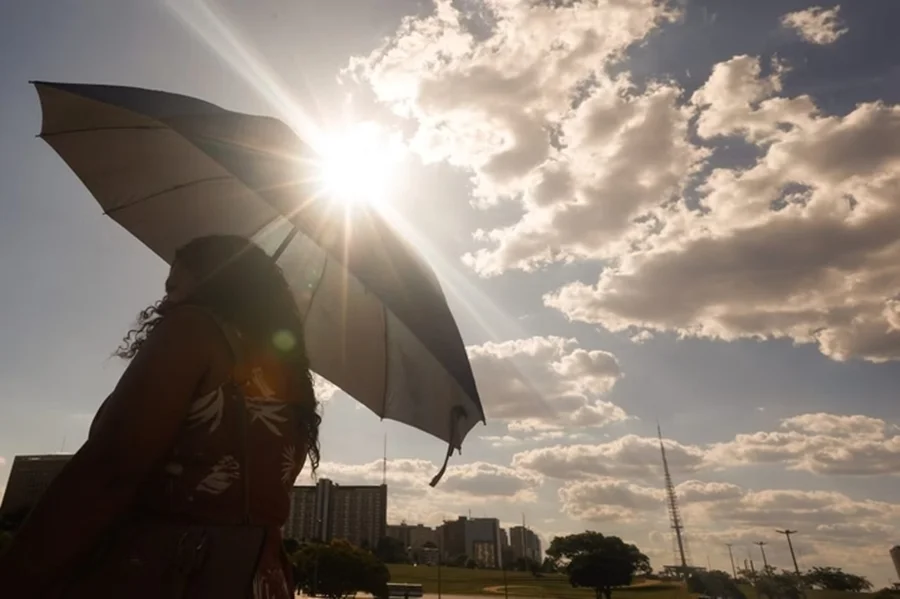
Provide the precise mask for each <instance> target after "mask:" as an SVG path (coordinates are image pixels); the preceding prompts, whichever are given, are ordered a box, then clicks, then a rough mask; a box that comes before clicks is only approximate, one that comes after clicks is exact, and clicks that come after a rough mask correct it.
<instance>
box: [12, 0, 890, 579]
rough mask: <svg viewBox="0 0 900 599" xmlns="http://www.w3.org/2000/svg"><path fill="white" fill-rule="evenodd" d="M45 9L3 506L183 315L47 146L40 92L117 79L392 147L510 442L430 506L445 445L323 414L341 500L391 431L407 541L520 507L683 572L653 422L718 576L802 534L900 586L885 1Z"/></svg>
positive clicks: (17, 181)
mask: <svg viewBox="0 0 900 599" xmlns="http://www.w3.org/2000/svg"><path fill="white" fill-rule="evenodd" d="M815 6H819V8H818V9H816V8H814V7H815ZM49 7H50V4H49V3H44V2H30V3H16V4H15V6H14V7H12V8H7V9H5V12H6V14H5V15H4V18H3V19H2V20H0V57H2V59H0V105H2V106H3V110H2V111H0V181H2V182H3V188H2V192H0V252H2V255H3V260H0V280H2V281H3V282H4V283H3V285H2V286H0V305H2V306H3V310H2V311H0V330H2V331H3V332H4V338H5V340H6V342H5V343H4V344H3V345H2V347H0V406H2V408H0V409H2V414H3V418H2V419H0V456H3V458H5V465H3V460H2V459H0V485H2V484H3V481H5V479H6V477H7V475H8V470H9V464H10V462H11V458H12V457H13V456H14V455H15V454H21V453H40V452H50V451H58V450H60V449H61V448H62V447H63V445H64V446H65V449H66V450H74V449H75V448H76V447H77V446H78V445H79V444H80V443H81V442H82V441H83V439H84V437H85V435H86V433H87V427H88V425H89V422H90V418H91V416H92V414H93V411H94V410H95V409H96V407H97V406H98V405H99V403H100V402H101V401H102V399H103V398H104V397H105V395H106V393H108V391H109V389H110V388H111V387H112V385H113V384H114V383H115V380H116V378H117V376H118V375H119V374H120V372H121V369H122V365H121V364H120V363H119V362H118V361H116V360H114V359H112V358H110V355H111V352H112V350H113V349H114V348H115V346H116V345H117V343H118V341H119V339H120V338H121V335H122V334H123V332H124V331H125V330H126V329H127V327H128V325H129V324H130V322H131V320H132V318H133V316H134V314H135V313H136V312H137V311H138V310H139V309H140V308H142V307H143V306H145V305H146V304H148V303H150V302H152V301H154V300H155V299H156V298H157V297H158V295H159V294H160V293H161V290H162V282H163V279H164V276H165V268H164V265H163V264H162V263H160V262H159V261H158V260H157V259H156V258H155V257H153V256H152V255H151V254H150V252H149V251H147V250H146V249H144V248H143V247H141V246H140V244H138V243H137V242H135V241H134V240H133V239H131V238H130V237H129V235H128V234H127V233H125V232H124V231H122V230H120V229H118V228H117V226H115V225H114V224H113V223H112V222H110V221H108V220H106V219H105V218H104V217H102V215H101V214H100V211H99V208H98V207H97V205H96V203H95V202H94V201H93V200H92V199H91V197H90V196H89V194H88V193H87V192H86V190H85V189H84V188H83V187H82V186H81V184H80V183H79V182H78V181H77V180H76V178H75V177H74V175H72V174H71V172H70V171H69V170H68V169H67V167H66V166H65V165H64V164H63V163H62V162H61V161H60V160H59V159H58V158H57V157H56V156H55V155H54V154H53V152H52V151H51V150H50V148H49V147H47V146H46V145H44V144H43V142H41V141H40V140H38V139H36V138H35V134H36V133H37V132H38V130H39V125H40V118H39V106H38V103H37V99H36V96H35V93H34V91H33V89H32V88H31V87H30V86H29V85H28V81H29V80H32V79H43V80H60V81H72V82H90V83H116V84H123V85H135V86H142V87H151V88H160V89H166V90H169V91H176V92H181V93H186V94H189V95H194V96H199V97H202V98H204V99H207V100H209V101H212V102H214V103H216V104H219V105H221V106H224V107H227V108H230V109H235V110H242V111H247V112H255V113H264V114H273V115H276V116H280V117H282V118H285V119H288V120H292V121H293V122H298V121H299V119H298V116H299V112H300V111H301V110H302V113H303V114H304V115H305V117H306V118H309V119H311V120H312V121H313V122H315V123H316V124H317V126H319V127H320V128H321V129H322V130H323V131H325V132H329V131H336V130H338V129H340V128H342V127H347V126H352V124H353V123H355V122H357V121H375V122H377V123H379V124H380V126H381V127H382V128H383V130H384V131H388V132H394V133H398V134H400V135H402V138H403V140H404V142H405V144H406V145H407V146H408V150H407V151H406V154H405V157H404V158H403V160H402V162H401V164H400V165H399V166H398V167H397V172H396V173H395V174H394V177H393V179H394V181H393V186H392V188H391V192H390V196H389V197H390V200H389V205H390V209H391V210H392V211H394V212H396V213H397V214H399V215H400V218H401V219H402V221H403V223H402V224H403V226H404V228H406V229H408V230H411V231H414V232H415V235H416V239H417V240H418V242H419V243H420V244H421V245H420V247H421V249H422V251H423V252H424V253H425V254H426V255H427V256H428V257H429V259H430V260H431V261H432V263H433V264H434V266H435V268H436V270H437V272H438V274H439V276H440V277H441V279H442V281H443V283H444V286H445V289H446V290H447V292H448V295H449V296H450V298H451V303H452V306H453V309H454V312H455V314H457V317H458V319H459V322H460V326H461V329H462V331H463V336H464V339H465V341H466V343H467V345H469V346H470V353H471V355H472V359H473V364H474V367H475V371H476V377H477V379H478V384H479V387H480V389H481V391H482V395H483V400H484V404H485V406H486V410H487V413H488V418H489V425H488V426H487V427H478V428H476V429H474V430H473V431H472V433H471V434H470V436H469V438H468V439H467V441H466V443H465V445H464V453H463V455H462V456H460V457H456V458H454V461H453V468H452V469H451V471H450V472H449V473H448V478H447V480H446V481H445V482H444V483H443V484H442V486H441V487H440V488H439V489H438V490H436V491H431V490H428V489H427V488H426V485H427V481H428V479H429V478H430V475H431V474H432V473H433V472H434V471H435V470H436V468H437V464H436V462H438V461H439V458H440V457H441V456H442V454H443V451H444V448H443V447H442V446H441V444H440V443H438V442H436V441H433V440H430V439H428V438H426V437H424V435H422V434H420V433H417V432H415V431H411V430H408V429H406V428H404V427H401V426H399V425H395V424H392V423H381V422H379V421H378V420H377V419H376V418H375V417H374V416H372V415H371V414H369V413H368V412H366V411H364V410H362V409H359V408H358V407H357V406H356V404H355V403H354V402H353V401H352V400H350V399H349V398H346V397H344V396H342V395H340V394H337V395H335V396H334V397H333V398H331V399H329V400H328V401H327V402H326V404H325V408H324V410H325V425H324V427H325V432H324V447H323V454H324V458H325V460H326V461H327V464H324V465H323V474H328V475H330V476H332V477H333V478H334V479H335V480H336V481H337V482H347V483H349V482H356V481H365V480H374V481H377V480H379V478H380V466H378V465H376V464H374V462H375V461H376V460H378V459H379V458H380V456H381V452H382V439H383V436H384V434H388V435H389V438H390V441H389V454H390V456H389V457H390V459H391V464H390V468H389V470H390V480H389V483H390V484H391V487H392V489H393V491H392V505H391V517H392V518H394V519H399V518H400V517H401V516H405V517H407V518H409V519H412V520H422V521H425V522H430V523H434V522H436V521H439V519H440V517H442V516H448V517H449V516H453V515H454V514H457V513H465V511H466V510H468V509H471V510H472V513H473V515H475V514H489V515H490V514H493V515H497V516H498V517H501V518H502V519H503V520H504V522H505V521H506V520H507V519H508V520H509V521H510V522H514V521H517V520H518V515H517V514H518V513H520V512H525V513H526V515H527V518H528V521H529V523H530V524H531V525H533V526H534V527H535V528H536V529H537V530H538V532H540V533H541V534H542V535H543V536H544V537H546V538H549V537H551V536H552V535H554V534H558V533H564V532H570V531H575V530H583V529H585V528H593V529H596V530H601V531H603V532H610V533H613V534H620V535H622V536H624V537H627V538H629V539H631V540H633V541H634V542H636V543H637V544H638V545H639V546H640V547H641V548H642V549H644V550H645V551H646V552H647V553H648V554H649V555H650V556H651V558H653V561H654V563H655V564H656V565H657V566H659V565H662V564H663V563H669V562H671V560H672V548H671V541H670V539H669V536H668V534H667V527H666V525H665V511H664V507H663V504H662V503H661V500H660V496H659V490H660V486H661V480H660V475H659V472H658V467H657V452H658V449H657V447H656V446H655V445H654V442H653V437H654V435H655V429H656V422H657V420H658V421H659V422H660V423H661V425H662V428H663V432H664V435H665V436H666V437H667V439H669V440H670V441H669V443H671V446H670V454H671V455H672V459H673V461H674V462H675V464H676V468H675V472H674V475H675V478H676V482H680V483H682V484H683V486H682V487H681V488H680V491H681V492H682V494H683V496H684V500H685V502H686V503H687V505H686V507H685V511H686V518H687V521H688V532H689V535H690V538H691V546H692V553H693V558H694V561H695V562H696V563H698V564H701V565H705V563H706V556H707V555H708V556H709V559H710V561H711V563H712V565H713V566H714V567H720V568H726V567H727V552H726V551H725V550H724V547H723V546H722V543H725V542H735V543H737V544H738V546H741V547H744V546H748V545H749V544H750V543H751V542H752V541H754V540H759V539H763V540H769V541H771V542H772V545H771V546H770V550H769V551H768V552H767V553H768V555H769V558H770V560H771V561H772V562H773V563H775V564H777V565H779V566H784V567H787V566H788V565H789V562H788V556H787V552H786V548H784V547H781V545H782V544H783V543H779V542H778V538H777V537H775V536H774V533H773V532H772V529H773V528H774V527H784V526H791V527H794V528H799V529H800V530H801V531H802V533H801V534H800V535H798V537H797V544H798V547H799V549H800V552H801V556H802V559H801V561H803V565H805V566H811V565H822V564H827V565H838V566H844V567H846V568H848V569H851V570H854V571H858V572H860V573H865V574H868V575H870V576H872V578H873V580H874V581H875V582H876V583H878V584H884V583H886V582H887V580H888V578H889V577H890V576H891V575H892V574H891V566H890V560H889V558H888V555H887V550H888V548H889V546H890V545H891V544H893V543H895V542H897V540H898V539H900V530H898V527H897V526H896V522H897V516H898V515H900V491H898V485H897V478H896V476H897V475H898V474H900V437H898V432H897V430H898V429H897V425H898V424H900V407H898V403H897V395H896V381H897V380H898V376H900V368H898V366H897V364H896V360H897V359H898V358H900V333H898V331H900V309H898V304H897V303H896V297H897V294H898V290H900V284H898V283H896V281H898V280H900V267H897V266H896V265H895V264H894V263H896V256H897V253H896V252H897V251H898V249H900V236H898V235H897V234H896V232H892V231H891V228H890V227H887V226H886V223H887V224H889V223H891V222H900V221H898V220H897V218H898V216H900V204H898V200H897V198H898V197H900V196H898V194H897V189H898V185H900V146H898V145H897V143H896V139H898V138H900V137H898V135H897V133H900V107H897V106H895V105H896V104H900V83H898V81H900V79H898V78H897V77H896V74H897V69H898V68H900V61H898V59H897V58H896V57H897V56H898V55H900V52H898V48H897V43H896V41H893V40H892V37H893V36H892V30H891V28H890V24H891V23H893V22H896V19H897V17H900V6H897V5H896V3H892V2H890V1H888V0H870V1H869V2H866V3H845V5H842V6H841V7H840V8H836V6H835V5H831V4H823V5H814V4H811V3H809V2H795V1H791V2H780V1H779V2H775V1H764V2H754V3H748V2H738V1H729V2H721V1H719V2H712V1H707V2H702V1H695V0H682V1H680V2H672V3H670V4H669V5H668V6H662V5H660V4H658V3H654V2H650V1H649V0H648V1H642V0H633V1H631V2H610V3H609V4H607V3H606V2H603V1H591V2H587V1H585V2H576V3H573V5H572V6H562V7H560V8H557V9H556V11H555V12H554V11H551V10H550V9H548V8H547V7H545V6H542V5H541V4H540V3H534V4H532V3H526V2H516V1H513V0H490V1H488V0H484V1H482V0H461V1H459V2H453V3H450V2H440V3H438V4H437V5H433V4H431V3H430V2H406V1H391V2H386V1H384V0H379V1H374V0H373V1H368V0H365V1H364V0H356V1H351V0H333V1H331V2H328V3H315V4H314V3H296V2H275V1H268V0H266V1H261V2H257V3H254V6H253V7H250V6H249V5H246V6H245V5H244V3H238V2H218V3H214V2H208V3H202V2H199V1H198V0H191V1H189V2H183V3H177V5H176V4H173V5H167V4H166V3H162V2H160V3H157V2H100V1H94V2H86V3H79V4H78V7H77V8H76V7H75V5H74V4H54V5H53V8H52V10H51V9H50V8H49ZM787 15H792V16H787ZM551 47H552V48H553V50H552V51H551V50H548V48H551ZM576 90H580V94H581V95H580V99H581V100H583V101H577V102H573V101H572V98H573V94H575V91H576ZM877 102H880V104H875V103H877ZM292 106H293V108H292ZM297 107H299V109H298V108H297ZM892 133H893V136H892ZM892 192H893V193H892ZM848 198H852V201H851V200H850V199H848ZM891 219H893V220H891ZM477 231H483V232H485V233H484V234H481V235H476V232H477ZM347 439H353V440H354V442H353V443H347V442H346V440H347ZM743 551H744V549H741V552H743ZM739 553H740V552H739ZM757 561H759V560H758V559H757Z"/></svg>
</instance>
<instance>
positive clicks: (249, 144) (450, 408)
mask: <svg viewBox="0 0 900 599" xmlns="http://www.w3.org/2000/svg"><path fill="white" fill-rule="evenodd" d="M35 86H36V88H37V91H38V95H39V97H40V101H41V106H42V110H43V125H42V128H41V137H42V138H43V139H44V140H46V141H47V143H49V144H50V145H51V146H52V147H53V149H54V150H55V151H56V152H57V153H58V154H59V155H60V156H61V157H62V159H63V160H65V162H66V163H67V164H68V165H69V167H70V168H71V169H72V170H73V171H74V172H75V174H76V175H77V176H78V177H79V178H80V179H81V181H82V182H83V183H84V184H85V185H86V186H87V188H88V189H89V190H90V191H91V193H92V194H93V195H94V197H95V198H96V199H97V201H98V202H99V203H100V205H101V207H102V208H103V211H104V213H105V214H107V215H108V216H110V217H111V218H112V219H113V220H115V221H116V222H117V223H119V224H120V225H121V226H123V227H124V228H125V229H127V230H128V231H129V232H131V233H132V234H133V235H134V236H135V237H137V238H138V239H140V240H141V241H142V242H143V243H144V244H146V245H147V246H148V247H149V248H150V249H151V250H153V251H154V252H155V253H156V254H157V255H159V256H160V257H161V258H162V259H163V260H165V261H167V262H169V263H171V261H172V259H173V257H174V255H175V251H176V250H177V249H178V248H180V247H181V246H182V245H184V244H185V243H187V242H188V241H190V240H191V239H194V238H196V237H200V236H204V235H211V234H233V235H242V236H244V237H247V238H250V239H254V240H255V241H256V242H257V243H259V244H260V245H261V246H263V247H264V248H265V249H267V250H268V251H269V252H270V253H271V254H273V255H274V256H276V257H277V260H278V263H279V265H280V266H281V267H282V269H283V271H284V273H285V276H286V278H287V279H288V282H289V283H290V285H291V287H292V288H293V290H294V294H295V298H296V300H297V303H298V306H299V307H300V310H301V314H304V315H305V326H306V346H307V351H308V353H309V358H310V364H311V366H312V369H313V371H315V372H316V373H318V374H319V375H321V376H323V377H324V378H326V379H327V380H329V381H331V382H332V383H334V384H335V385H337V386H338V387H340V388H341V389H342V390H343V391H345V392H346V393H347V394H348V395H350V396H351V397H353V398H355V399H356V400H358V401H359V402H360V403H362V404H363V405H365V406H366V407H368V408H369V409H370V410H372V411H373V412H375V413H376V414H377V415H379V416H381V417H382V418H388V419H391V420H396V421H399V422H403V423H406V424H409V425H411V426H413V427H415V428H417V429H420V430H422V431H425V432H427V433H429V434H431V435H433V436H435V437H437V438H439V439H442V440H444V441H446V442H447V443H448V444H449V448H448V453H447V455H448V457H449V455H450V454H451V453H452V451H453V450H454V449H456V450H460V449H461V448H462V442H463V439H464V438H465V436H466V434H467V433H468V432H469V431H470V430H471V429H472V427H474V426H475V424H477V423H478V422H479V421H484V409H483V408H482V405H481V400H480V398H479V396H478V390H477V389H476V386H475V380H474V377H473V375H472V369H471V365H470V364H469V360H468V357H467V355H466V351H465V346H464V345H463V342H462V338H461V336H460V334H459V329H458V327H457V325H456V322H455V320H454V318H453V315H452V314H451V312H450V309H449V307H448V305H447V300H446V298H445V296H444V294H443V291H442V290H441V287H440V284H439V282H438V280H437V278H436V277H435V275H434V273H433V272H432V270H431V268H430V267H429V266H428V265H427V264H426V263H425V262H424V260H422V258H421V257H420V256H419V254H418V253H417V252H416V251H415V250H414V249H413V248H411V247H410V246H409V245H408V244H407V243H406V242H405V240H404V239H403V238H402V237H401V236H400V235H398V234H397V232H396V231H395V230H393V229H392V228H391V227H390V226H389V225H388V223H386V222H385V221H384V219H383V218H381V217H380V215H379V214H377V213H376V212H375V211H373V210H371V209H368V210H367V209H365V208H360V209H357V210H355V211H354V214H353V216H352V217H351V218H346V217H345V215H344V213H343V211H336V210H335V206H334V203H333V202H331V201H330V200H329V199H328V198H326V197H322V196H321V194H316V193H314V190H313V189H312V186H311V185H310V184H309V181H310V179H311V177H310V173H309V159H310V158H311V157H312V155H311V151H310V149H309V147H308V146H306V145H305V144H304V143H303V142H302V140H300V138H299V137H297V135H296V134H295V133H294V132H293V130H291V128H290V127H288V126H287V125H285V124H284V123H282V122H281V121H279V120H277V119H273V118H269V117H261V116H252V115H246V114H240V113H236V112H231V111H228V110H224V109H222V108H219V107H217V106H215V105H213V104H210V103H208V102H204V101H202V100H198V99H195V98H190V97H186V96H181V95H177V94H170V93H166V92H160V91H154V90H146V89H138V88H129V87H119V86H107V85H80V84H62V83H43V82H39V83H35ZM444 465H445V466H446V461H445V464H444ZM443 470H444V469H443V468H442V469H441V473H439V474H438V476H436V477H435V480H434V481H432V483H433V484H435V483H436V482H437V480H438V479H439V478H440V476H441V474H442V473H443Z"/></svg>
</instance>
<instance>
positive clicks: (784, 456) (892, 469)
mask: <svg viewBox="0 0 900 599" xmlns="http://www.w3.org/2000/svg"><path fill="white" fill-rule="evenodd" d="M665 444H666V456H667V458H668V461H669V467H670V469H671V471H672V472H673V473H674V474H676V475H679V474H680V475H684V474H696V473H699V472H704V471H710V470H721V469H725V468H733V467H735V466H743V465H753V464H770V465H780V466H783V467H784V468H786V469H788V470H800V471H806V472H810V473H812V474H817V475H823V476H828V475H841V476H877V475H885V474H894V475H900V434H897V433H896V431H895V429H893V428H892V427H889V426H888V424H887V423H886V422H885V421H884V420H881V419H878V418H872V417H869V416H862V415H849V416H842V415H837V414H827V413H811V414H800V415H797V416H792V417H790V418H785V419H784V420H782V421H781V422H780V424H779V430H775V431H758V432H754V433H746V434H745V433H741V434H738V435H736V436H735V437H734V438H732V439H730V440H728V441H723V442H718V443H711V444H709V445H704V446H701V445H684V444H681V443H678V442H677V441H673V440H670V439H667V440H665ZM512 465H513V467H515V468H520V469H524V470H529V471H533V472H536V473H539V474H541V475H542V476H545V477H547V478H553V479H559V480H565V481H571V480H582V479H591V478H596V477H615V478H621V477H626V478H628V479H629V480H643V481H656V480H659V479H660V477H661V476H662V463H661V458H660V452H659V441H658V440H657V439H655V438H652V437H639V436H637V435H625V436H622V437H620V438H618V439H616V440H614V441H610V442H607V443H599V444H570V445H554V446H551V447H541V448H537V449H530V450H526V451H520V452H518V453H516V454H515V455H514V456H513V460H512ZM683 485H687V486H682V487H680V491H679V492H681V493H685V494H686V495H687V496H690V497H696V496H697V493H699V491H698V490H697V489H696V488H694V487H691V486H689V485H688V483H683ZM703 485H707V483H703ZM717 489H718V490H717V491H716V492H721V493H726V494H727V493H729V492H732V491H733V490H729V489H728V488H726V487H720V488H717ZM703 492H704V493H712V492H713V488H712V487H708V486H704V489H703Z"/></svg>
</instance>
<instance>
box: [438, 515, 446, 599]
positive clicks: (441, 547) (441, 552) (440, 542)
mask: <svg viewBox="0 0 900 599" xmlns="http://www.w3.org/2000/svg"><path fill="white" fill-rule="evenodd" d="M446 526H447V521H446V520H444V523H443V524H442V525H441V526H440V527H439V528H438V564H437V566H438V567H437V576H438V599H441V562H443V561H444V543H443V540H444V530H445V528H444V527H446Z"/></svg>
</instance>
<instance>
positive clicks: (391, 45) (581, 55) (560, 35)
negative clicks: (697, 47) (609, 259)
mask: <svg viewBox="0 0 900 599" xmlns="http://www.w3.org/2000/svg"><path fill="white" fill-rule="evenodd" d="M481 5H482V6H483V7H484V9H485V12H484V14H481V15H468V14H463V13H461V12H460V11H459V10H457V9H455V8H454V7H453V4H452V3H451V2H450V1H449V0H441V1H438V2H436V5H435V10H434V13H433V14H431V15H430V16H428V17H425V18H411V19H407V20H406V21H405V22H404V24H403V26H402V27H401V28H400V29H399V30H398V31H397V33H396V34H395V35H394V36H393V37H391V38H390V39H389V40H388V41H387V42H386V43H385V45H384V46H383V47H382V48H379V49H378V50H376V51H375V52H373V53H372V54H370V55H369V56H368V57H364V58H359V59H356V60H354V61H353V63H352V65H351V67H350V70H351V71H352V72H354V73H355V74H357V75H358V76H359V77H361V78H363V79H365V80H366V81H367V82H368V83H369V84H370V85H371V87H372V89H373V90H374V92H375V94H376V96H377V98H378V99H379V100H381V101H382V102H384V103H386V104H387V105H389V106H391V107H392V108H393V109H394V110H395V111H396V112H397V113H398V114H401V115H403V116H406V117H409V118H410V119H412V120H413V121H414V122H415V124H416V126H417V132H416V134H415V136H414V139H413V143H412V146H413V148H415V149H416V150H417V151H418V152H419V153H420V154H421V155H422V156H423V157H425V158H426V159H427V160H444V161H447V162H449V163H450V164H453V165H456V166H459V167H462V168H465V169H468V170H469V171H471V172H472V174H473V183H474V193H475V196H476V198H477V202H476V204H477V205H479V206H481V207H487V206H492V205H494V204H496V203H497V202H500V201H503V200H513V201H516V202H518V203H519V204H520V205H521V207H522V210H523V215H522V216H521V218H519V219H518V220H517V221H515V222H512V223H509V224H508V225H507V226H504V227H499V228H496V229H492V230H487V231H479V232H478V233H477V235H476V237H477V238H478V239H479V240H481V241H482V242H483V243H484V244H485V246H486V247H483V248H481V249H480V250H478V251H475V252H473V253H471V254H469V255H467V256H466V257H465V261H466V262H467V263H468V264H469V265H471V266H472V267H473V268H475V269H476V270H477V271H478V272H480V273H482V274H483V275H486V276H490V275H496V274H499V273H500V272H503V271H504V270H506V269H509V268H517V269H523V270H533V269H534V268H537V267H539V266H540V265H542V264H545V263H548V262H553V261H558V260H567V259H570V258H571V257H574V256H602V255H609V254H610V253H611V252H613V251H614V248H615V247H617V246H618V245H620V244H622V243H627V239H628V238H629V236H630V233H629V230H630V229H631V227H632V225H633V222H634V221H635V220H637V219H640V218H642V217H644V216H645V215H646V214H647V213H648V211H650V210H651V209H652V208H653V207H654V206H656V205H658V204H659V203H660V202H662V201H664V198H666V197H675V196H676V195H677V194H678V192H679V191H680V188H681V186H682V184H683V180H684V178H685V176H686V175H687V174H688V173H690V172H691V171H692V170H693V169H694V168H695V167H696V165H697V164H698V163H699V162H700V160H701V159H702V157H703V155H704V152H703V151H702V150H700V149H698V148H695V147H694V146H692V145H691V144H690V143H689V142H688V141H687V124H688V120H689V117H690V111H689V110H688V109H686V108H685V107H681V106H678V105H677V103H676V99H677V97H678V96H679V94H680V93H681V92H680V90H679V89H678V87H677V86H675V85H672V84H669V83H663V82H660V83H656V84H653V85H651V86H649V87H647V88H646V89H638V88H636V87H635V86H634V85H633V84H632V82H631V81H630V79H629V77H628V76H627V75H622V76H619V77H615V78H613V77H610V76H609V75H607V73H606V70H605V68H606V67H607V66H608V65H610V64H611V63H613V62H615V61H616V60H618V59H619V58H620V57H621V56H622V53H623V51H624V50H625V49H626V48H628V47H629V46H630V45H631V44H633V43H635V42H637V41H640V40H642V39H644V38H645V37H646V36H647V35H648V34H649V33H650V32H652V31H653V30H654V29H656V28H657V27H658V26H659V25H660V24H662V23H665V22H669V21H672V20H674V19H676V18H677V17H678V14H677V13H676V12H675V11H673V10H672V8H671V7H670V6H669V3H665V2H657V1H655V0H635V1H631V2H617V1H612V0H597V1H592V2H571V3H568V2H567V3H543V2H509V1H506V0H486V1H485V2H483V3H481ZM473 20H474V21H476V22H478V24H479V26H480V27H479V30H480V31H479V32H477V33H480V34H476V33H473V31H470V28H469V27H468V26H467V23H470V22H472V21H473Z"/></svg>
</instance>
